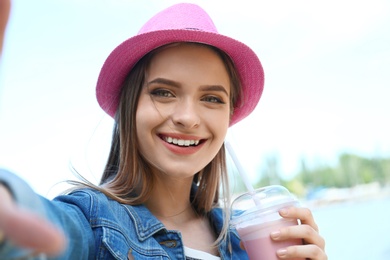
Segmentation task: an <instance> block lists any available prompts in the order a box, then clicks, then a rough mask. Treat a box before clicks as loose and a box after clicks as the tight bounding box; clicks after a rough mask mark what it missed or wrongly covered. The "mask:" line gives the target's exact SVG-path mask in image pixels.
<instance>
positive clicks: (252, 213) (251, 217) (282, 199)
mask: <svg viewBox="0 0 390 260" xmlns="http://www.w3.org/2000/svg"><path fill="white" fill-rule="evenodd" d="M297 204H298V202H297V201H296V200H295V199H294V198H292V196H291V194H290V193H289V192H288V190H287V189H285V188H284V187H282V186H268V187H265V188H262V189H259V190H257V191H256V192H255V194H250V193H245V194H243V195H241V196H239V197H238V198H236V199H235V200H234V202H233V204H232V220H231V225H232V226H233V227H234V228H236V229H237V232H238V234H239V236H240V238H241V240H242V242H243V243H244V246H245V250H246V251H247V253H248V256H249V258H250V259H251V260H277V259H278V257H277V256H276V251H277V250H278V249H281V248H286V247H288V246H291V245H299V244H302V241H301V240H300V239H291V240H286V241H274V240H272V239H271V237H270V233H271V232H273V231H277V230H279V229H280V228H282V227H286V226H292V225H297V224H298V221H297V220H294V219H284V218H282V217H280V215H279V213H278V210H279V209H281V208H284V207H289V206H294V205H295V206H296V205H297ZM295 260H298V259H295Z"/></svg>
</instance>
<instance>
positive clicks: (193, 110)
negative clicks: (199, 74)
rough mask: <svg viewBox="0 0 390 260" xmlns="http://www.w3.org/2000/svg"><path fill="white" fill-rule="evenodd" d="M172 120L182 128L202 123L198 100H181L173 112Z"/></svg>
mask: <svg viewBox="0 0 390 260" xmlns="http://www.w3.org/2000/svg"><path fill="white" fill-rule="evenodd" d="M172 121H173V123H174V124H175V125H177V126H180V127H182V128H187V129H191V128H196V127H198V126H199V124H200V114H199V109H198V107H197V105H196V102H194V101H192V100H181V101H180V102H178V104H177V106H176V107H175V109H174V111H173V113H172Z"/></svg>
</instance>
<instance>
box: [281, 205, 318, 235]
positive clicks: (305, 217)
mask: <svg viewBox="0 0 390 260" xmlns="http://www.w3.org/2000/svg"><path fill="white" fill-rule="evenodd" d="M279 214H280V216H282V217H284V218H295V219H299V220H300V221H301V224H306V225H309V226H311V227H312V228H313V229H314V230H315V231H317V232H318V231H319V229H318V225H317V224H316V222H315V221H314V217H313V214H312V212H311V210H309V209H308V208H298V207H289V208H283V209H281V210H280V211H279Z"/></svg>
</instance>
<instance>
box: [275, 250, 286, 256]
mask: <svg viewBox="0 0 390 260" xmlns="http://www.w3.org/2000/svg"><path fill="white" fill-rule="evenodd" d="M276 253H277V254H278V256H279V257H285V256H286V255H287V250H286V249H279V250H278V251H276Z"/></svg>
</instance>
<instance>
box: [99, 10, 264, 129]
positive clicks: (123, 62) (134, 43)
mask: <svg viewBox="0 0 390 260" xmlns="http://www.w3.org/2000/svg"><path fill="white" fill-rule="evenodd" d="M173 42H197V43H203V44H207V45H211V46H214V47H216V48H218V49H220V50H222V51H224V52H225V53H227V54H228V55H229V56H230V58H231V59H232V61H233V63H234V65H235V67H236V70H237V72H238V75H239V78H240V80H241V85H242V94H241V97H240V98H239V100H238V101H237V102H236V104H234V113H233V115H232V119H231V123H230V125H233V124H235V123H237V122H238V121H240V120H242V119H243V118H245V117H246V116H248V115H249V114H250V113H251V112H252V111H253V109H255V107H256V105H257V103H258V101H259V99H260V96H261V94H262V92H263V86H264V71H263V67H262V65H261V63H260V60H259V58H258V57H257V55H256V54H255V53H254V52H253V50H252V49H251V48H249V47H248V46H247V45H245V44H243V43H241V42H239V41H237V40H234V39H232V38H230V37H227V36H224V35H221V34H219V33H218V31H217V28H216V27H215V25H214V23H213V21H212V20H211V18H210V17H209V15H208V14H207V13H206V12H205V11H204V10H203V9H202V8H200V7H199V6H197V5H194V4H187V3H183V4H176V5H173V6H171V7H169V8H167V9H165V10H163V11H161V12H159V13H157V14H156V15H155V16H153V17H152V18H151V19H150V20H149V21H148V22H147V23H146V24H145V25H144V26H143V27H142V28H141V30H140V31H139V32H138V34H137V35H136V36H134V37H131V38H129V39H127V40H126V41H124V42H123V43H121V44H120V45H119V46H117V47H116V48H115V49H114V50H113V51H112V52H111V54H110V55H109V56H108V57H107V59H106V61H105V63H104V64H103V67H102V69H101V71H100V75H99V78H98V81H97V86H96V96H97V100H98V103H99V105H100V106H101V107H102V108H103V110H104V111H105V112H106V113H107V114H109V115H110V116H112V117H114V116H115V113H116V111H117V108H118V104H119V96H120V92H121V88H122V85H123V82H124V80H125V78H126V76H127V75H128V74H129V72H130V71H131V69H132V68H133V66H134V65H135V64H136V63H137V62H138V61H139V60H140V59H141V58H142V57H143V56H144V55H145V54H147V53H148V52H150V51H152V50H154V49H156V48H158V47H160V46H163V45H166V44H169V43H173Z"/></svg>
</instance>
